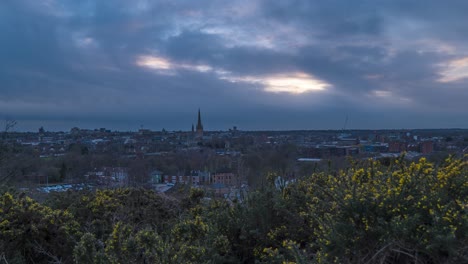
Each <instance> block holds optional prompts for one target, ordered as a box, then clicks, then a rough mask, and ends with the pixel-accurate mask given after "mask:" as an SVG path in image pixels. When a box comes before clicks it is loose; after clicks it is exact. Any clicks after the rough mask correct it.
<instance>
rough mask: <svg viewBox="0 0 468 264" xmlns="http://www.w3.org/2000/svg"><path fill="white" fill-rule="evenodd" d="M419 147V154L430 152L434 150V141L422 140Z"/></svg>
mask: <svg viewBox="0 0 468 264" xmlns="http://www.w3.org/2000/svg"><path fill="white" fill-rule="evenodd" d="M419 147H420V152H421V154H430V153H432V152H433V151H434V142H432V141H424V142H421V145H420V146H419Z"/></svg>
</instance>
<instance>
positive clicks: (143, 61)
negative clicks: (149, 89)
mask: <svg viewBox="0 0 468 264" xmlns="http://www.w3.org/2000/svg"><path fill="white" fill-rule="evenodd" d="M136 65H138V66H140V67H145V68H149V69H152V70H157V71H158V72H160V73H161V72H162V73H173V72H172V71H175V70H189V71H197V72H209V71H212V70H213V68H212V67H211V66H209V65H205V64H189V63H176V62H173V61H170V60H169V59H166V58H163V57H156V56H140V57H138V58H137V60H136Z"/></svg>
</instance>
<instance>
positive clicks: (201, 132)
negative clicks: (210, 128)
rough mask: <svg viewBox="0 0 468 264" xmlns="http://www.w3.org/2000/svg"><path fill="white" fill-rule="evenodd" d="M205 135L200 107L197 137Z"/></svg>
mask: <svg viewBox="0 0 468 264" xmlns="http://www.w3.org/2000/svg"><path fill="white" fill-rule="evenodd" d="M202 137H203V125H202V121H201V114H200V108H198V122H197V138H202Z"/></svg>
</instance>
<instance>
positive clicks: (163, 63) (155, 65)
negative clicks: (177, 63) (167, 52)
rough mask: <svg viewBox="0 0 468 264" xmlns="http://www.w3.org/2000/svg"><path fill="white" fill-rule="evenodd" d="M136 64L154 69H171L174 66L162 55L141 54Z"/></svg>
mask: <svg viewBox="0 0 468 264" xmlns="http://www.w3.org/2000/svg"><path fill="white" fill-rule="evenodd" d="M136 64H137V65H138V66H141V67H146V68H150V69H154V70H170V69H172V68H173V65H172V63H171V62H170V61H169V60H167V59H165V58H161V57H155V56H140V57H138V59H137V61H136Z"/></svg>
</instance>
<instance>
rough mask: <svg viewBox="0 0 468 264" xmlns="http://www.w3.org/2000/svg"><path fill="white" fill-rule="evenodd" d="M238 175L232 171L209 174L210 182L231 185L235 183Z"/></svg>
mask: <svg viewBox="0 0 468 264" xmlns="http://www.w3.org/2000/svg"><path fill="white" fill-rule="evenodd" d="M237 180H238V177H237V176H236V175H235V174H234V173H230V172H229V173H215V174H212V175H211V183H212V184H223V185H227V186H232V185H236V184H237Z"/></svg>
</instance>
